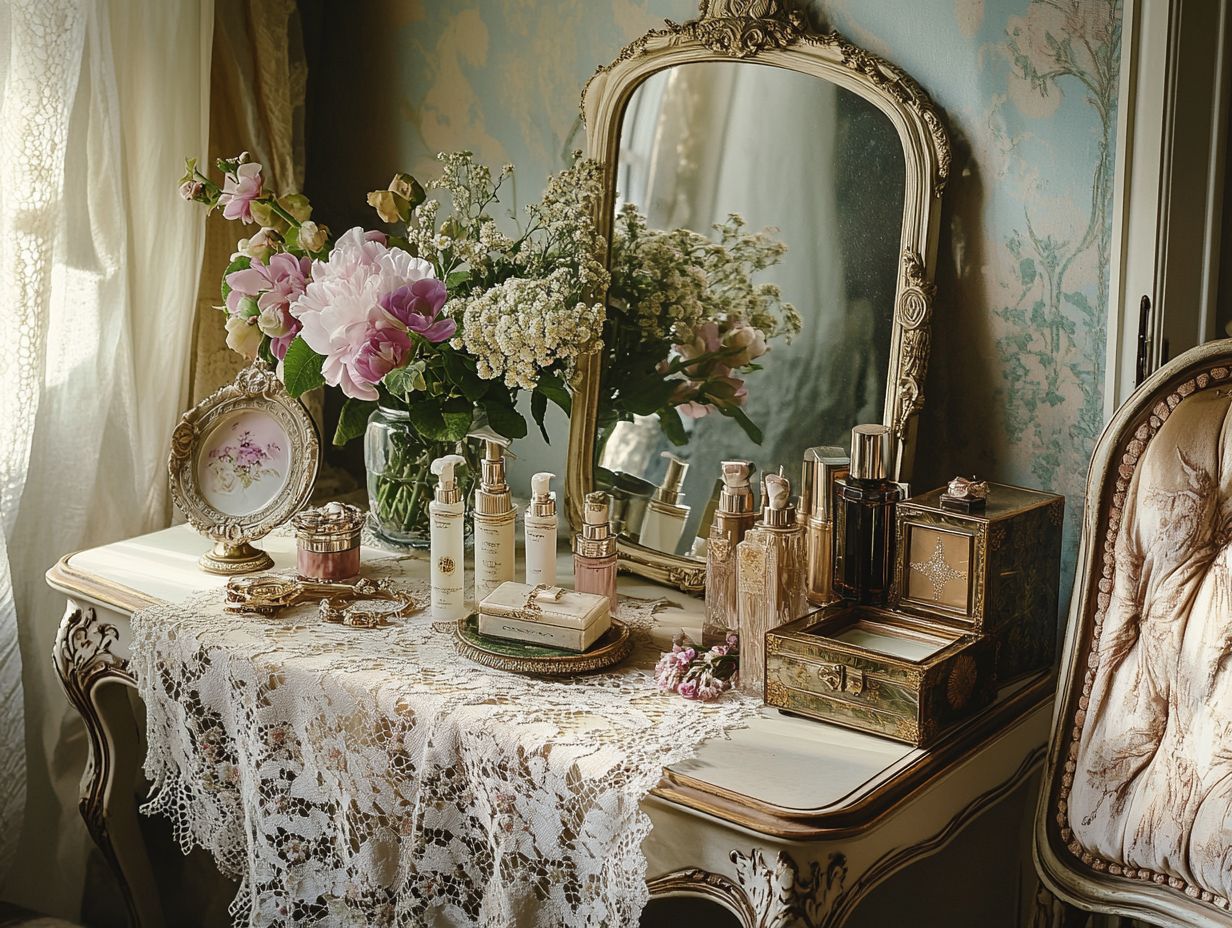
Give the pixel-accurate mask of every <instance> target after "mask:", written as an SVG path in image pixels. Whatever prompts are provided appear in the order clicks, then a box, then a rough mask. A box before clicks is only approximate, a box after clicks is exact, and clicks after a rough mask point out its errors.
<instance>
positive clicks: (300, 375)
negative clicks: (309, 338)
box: [282, 335, 325, 396]
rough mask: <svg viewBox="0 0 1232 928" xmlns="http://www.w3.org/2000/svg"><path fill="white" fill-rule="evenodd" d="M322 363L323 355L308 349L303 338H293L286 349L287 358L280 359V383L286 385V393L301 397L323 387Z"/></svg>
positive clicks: (323, 361) (298, 336)
mask: <svg viewBox="0 0 1232 928" xmlns="http://www.w3.org/2000/svg"><path fill="white" fill-rule="evenodd" d="M324 363H325V356H324V355H320V354H317V353H316V352H315V351H313V350H312V349H311V348H309V347H308V343H307V342H306V341H304V339H303V336H301V335H297V336H295V339H294V341H292V342H291V347H289V348H288V349H287V356H286V357H285V358H283V359H282V382H283V383H284V384H286V387H287V392H288V393H290V394H291V395H292V396H302V395H303V394H305V393H307V392H308V391H309V390H315V389H316V388H317V387H321V386H324V385H325V377H324V375H322V373H321V365H322V364H324Z"/></svg>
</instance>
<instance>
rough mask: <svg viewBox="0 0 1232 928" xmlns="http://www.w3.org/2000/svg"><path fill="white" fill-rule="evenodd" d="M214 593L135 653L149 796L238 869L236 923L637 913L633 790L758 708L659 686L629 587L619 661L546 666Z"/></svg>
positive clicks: (413, 628) (153, 627)
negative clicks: (264, 611)
mask: <svg viewBox="0 0 1232 928" xmlns="http://www.w3.org/2000/svg"><path fill="white" fill-rule="evenodd" d="M369 566H371V565H369ZM396 570H397V567H396V564H394V563H393V562H382V564H381V566H380V567H379V568H378V569H377V570H375V571H374V570H371V569H369V570H366V572H367V573H369V574H373V575H386V576H390V575H394V576H396ZM406 587H407V589H410V590H411V591H412V592H415V593H417V594H418V595H420V596H421V597H422V599H423V600H424V601H426V598H427V590H426V588H425V585H424V584H422V583H421V584H418V585H416V584H411V583H408V584H407V585H406ZM221 599H222V597H221V593H220V592H219V591H218V590H214V591H211V592H208V593H200V594H196V595H194V596H191V597H189V598H188V599H187V600H186V601H184V602H181V603H177V604H170V605H160V606H155V607H152V608H149V609H145V610H142V611H141V612H138V613H137V614H135V615H134V616H133V619H132V624H133V632H134V641H133V645H132V663H131V666H132V668H133V670H134V672H135V674H136V677H137V681H138V688H139V690H140V693H141V696H142V698H143V699H144V701H145V705H146V713H147V715H146V718H147V722H146V728H147V736H148V741H149V748H148V754H147V758H146V772H147V774H148V775H149V777H150V779H151V781H152V783H153V793H152V796H151V798H150V800H149V802H148V803H147V805H146V806H145V807H144V808H145V811H147V812H151V813H162V814H163V815H166V816H168V817H169V818H170V819H171V820H172V822H173V824H174V827H175V833H176V837H177V839H178V841H179V843H180V845H181V847H182V848H183V849H184V851H185V852H187V851H188V850H189V849H191V848H192V847H194V846H200V847H203V848H205V849H207V850H208V851H210V852H211V853H212V854H213V856H214V858H215V860H216V861H217V863H218V866H219V868H220V869H221V870H222V872H223V873H224V874H226V875H228V876H229V877H231V878H233V879H235V880H237V881H238V882H239V884H240V891H239V894H238V896H237V897H236V899H235V902H234V903H233V905H232V912H233V915H234V916H235V919H236V922H237V924H249V925H371V926H418V925H484V926H494V928H495V926H500V928H509V926H522V925H543V926H557V925H569V926H582V925H588V926H598V925H604V926H631V925H636V924H637V921H638V917H639V914H640V912H641V910H642V907H643V906H644V905H645V903H646V900H647V891H646V883H645V879H646V859H645V856H644V854H643V852H642V850H641V844H642V841H643V839H644V838H645V837H646V835H647V834H648V833H649V831H650V819H649V817H648V816H647V815H646V813H645V812H643V811H642V810H641V808H640V803H641V801H642V799H643V798H644V797H645V796H646V794H647V793H648V792H649V790H650V789H651V788H652V787H653V786H654V785H655V784H656V783H657V782H658V780H659V777H660V774H661V771H662V769H663V767H664V765H666V764H671V763H675V762H677V761H680V760H683V759H685V758H687V757H688V756H689V755H690V754H691V753H692V752H693V751H694V749H695V748H696V746H697V745H698V744H699V743H700V742H701V741H703V740H704V739H706V738H711V737H719V736H722V735H724V733H725V732H726V731H727V730H729V729H730V728H732V727H735V726H738V725H741V724H743V723H744V722H745V721H746V720H747V719H748V718H749V717H750V716H751V715H752V714H753V712H754V711H755V705H756V704H755V702H754V701H753V700H750V699H747V698H745V697H741V696H738V695H737V694H735V693H727V694H725V695H724V696H723V697H722V698H721V699H719V700H718V701H717V702H716V703H712V704H699V703H694V702H688V701H686V700H684V699H681V698H680V697H679V696H676V695H674V694H663V693H660V692H659V691H658V690H656V689H655V686H654V679H653V673H652V667H653V665H654V662H655V659H656V657H657V652H658V650H659V649H658V647H657V646H656V645H655V644H654V643H653V642H652V640H651V637H650V634H649V632H648V628H649V626H650V624H651V622H652V619H651V614H652V612H653V610H654V604H651V603H645V602H641V601H633V600H628V599H622V601H621V603H620V607H619V610H618V615H620V617H621V618H622V619H624V621H626V622H627V623H629V624H631V625H633V626H634V629H635V638H636V640H637V644H636V645H635V649H634V653H633V655H632V656H631V657H630V658H629V659H628V660H627V661H626V662H625V664H624V665H623V666H621V667H620V668H618V669H616V670H614V671H612V672H608V673H602V674H596V675H591V676H587V677H581V678H576V679H567V680H547V679H542V678H528V677H522V676H518V675H515V674H510V673H502V672H500V671H494V670H488V669H486V668H483V667H480V666H478V665H475V664H473V663H471V662H469V661H467V660H464V659H463V658H461V657H459V656H458V655H457V653H456V652H455V650H454V646H453V642H452V626H451V625H450V624H448V623H434V622H433V621H432V620H431V619H430V618H427V617H411V618H409V619H405V620H401V622H400V623H399V624H397V625H394V626H390V627H386V628H381V629H375V630H364V629H351V628H345V627H341V626H336V625H326V624H324V623H322V622H320V621H319V620H318V619H317V617H316V610H315V607H313V606H304V607H300V608H297V609H294V610H289V611H287V612H285V613H282V614H280V615H279V616H276V617H274V618H260V617H258V618H247V617H244V618H240V617H236V616H229V615H227V614H225V613H224V612H223V611H222V608H221Z"/></svg>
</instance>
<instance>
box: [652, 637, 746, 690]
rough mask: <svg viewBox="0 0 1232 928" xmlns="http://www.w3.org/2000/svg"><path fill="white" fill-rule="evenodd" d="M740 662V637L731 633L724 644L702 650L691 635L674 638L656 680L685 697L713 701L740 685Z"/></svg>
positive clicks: (664, 653) (664, 688) (663, 686)
mask: <svg viewBox="0 0 1232 928" xmlns="http://www.w3.org/2000/svg"><path fill="white" fill-rule="evenodd" d="M739 665H740V649H739V639H738V638H737V637H736V636H735V635H728V636H727V641H725V642H724V643H723V644H716V645H715V646H714V647H712V648H711V649H710V650H708V651H698V650H697V647H696V646H695V645H694V644H693V642H692V641H690V640H689V638H688V636H687V635H684V634H680V635H677V636H676V637H675V638H673V639H672V649H671V650H670V651H664V652H663V654H662V655H661V656H660V657H659V662H658V663H657V664H656V665H655V684H656V685H657V686H658V687H659V689H661V690H664V691H665V692H669V693H678V694H680V695H681V696H683V697H684V698H685V699H697V700H701V701H702V702H709V701H711V700H713V699H718V698H719V697H720V696H722V695H723V694H724V693H726V692H727V691H728V690H730V689H731V688H732V687H733V686H735V685H736V680H737V678H738V672H739Z"/></svg>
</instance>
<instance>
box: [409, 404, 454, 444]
mask: <svg viewBox="0 0 1232 928" xmlns="http://www.w3.org/2000/svg"><path fill="white" fill-rule="evenodd" d="M409 412H410V415H411V425H413V426H415V431H416V432H418V433H419V434H420V435H421V436H422V437H423V438H426V439H428V440H429V441H444V440H445V431H446V426H445V416H444V413H442V412H441V403H440V400H438V399H436V398H434V397H430V396H428V397H424V398H423V399H421V400H419V401H418V402H416V403H413V404H412V405H411V406H410V409H409Z"/></svg>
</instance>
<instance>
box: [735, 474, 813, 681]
mask: <svg viewBox="0 0 1232 928" xmlns="http://www.w3.org/2000/svg"><path fill="white" fill-rule="evenodd" d="M764 486H765V488H766V495H765V499H764V500H763V503H764V505H763V507H762V512H761V521H760V522H759V523H757V525H755V526H754V527H753V528H751V529H749V531H748V532H747V533H746V534H745V536H744V541H742V542H740V544H739V545H737V546H736V569H737V579H736V584H737V593H736V599H737V602H738V604H739V618H740V689H741V690H743V691H744V692H746V693H750V694H754V695H760V694H762V693H763V692H764V689H765V682H766V651H765V649H766V632H768V631H769V630H770V629H772V628H778V627H779V626H780V625H784V624H786V623H787V622H790V621H792V620H793V619H798V618H799V617H800V616H802V615H803V614H804V613H805V611H806V610H807V609H808V599H807V598H806V596H805V583H806V580H807V574H808V565H807V556H806V550H805V542H804V526H803V525H801V524H800V523H799V521H798V520H797V519H796V509H795V507H794V506H793V505H792V504H791V481H790V480H788V479H787V478H786V477H784V476H783V475H782V474H781V473H780V474H767V475H766V476H765V478H764Z"/></svg>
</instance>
